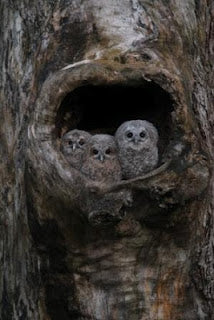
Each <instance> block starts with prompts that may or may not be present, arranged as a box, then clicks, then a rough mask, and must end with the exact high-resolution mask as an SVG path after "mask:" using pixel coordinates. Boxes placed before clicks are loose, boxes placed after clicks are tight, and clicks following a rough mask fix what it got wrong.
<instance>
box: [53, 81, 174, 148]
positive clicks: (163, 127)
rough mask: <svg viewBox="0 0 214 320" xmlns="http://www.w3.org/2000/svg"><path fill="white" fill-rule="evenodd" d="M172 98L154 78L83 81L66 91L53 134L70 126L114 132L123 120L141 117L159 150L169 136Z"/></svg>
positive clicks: (97, 131) (61, 133) (64, 130)
mask: <svg viewBox="0 0 214 320" xmlns="http://www.w3.org/2000/svg"><path fill="white" fill-rule="evenodd" d="M172 110H173V101H172V99H171V97H170V95H169V93H167V92H166V91H165V90H163V89H162V88H161V87H160V86H158V85H157V84H156V83H154V82H152V81H151V82H145V83H143V85H139V86H138V85H135V86H128V85H112V86H110V85H109V86H104V85H102V86H99V85H96V86H95V85H87V86H82V87H78V88H76V89H75V90H73V91H72V92H70V93H69V94H67V95H66V97H65V98H64V100H63V101H62V103H61V105H60V108H59V110H58V112H57V117H56V134H57V136H58V137H61V136H62V135H63V134H64V133H66V132H68V131H69V130H72V129H75V128H77V129H80V130H85V131H89V132H90V133H92V134H93V133H108V134H114V133H115V131H116V129H117V128H118V126H120V125H121V124H122V123H123V122H124V121H127V120H134V119H142V120H148V121H150V122H152V123H153V124H154V125H155V126H156V128H157V130H158V132H159V136H160V145H159V151H160V152H162V151H163V149H164V148H165V147H166V145H167V144H168V143H169V138H170V136H171V128H172V119H171V112H172Z"/></svg>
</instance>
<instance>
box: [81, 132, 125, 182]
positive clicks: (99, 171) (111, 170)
mask: <svg viewBox="0 0 214 320" xmlns="http://www.w3.org/2000/svg"><path fill="white" fill-rule="evenodd" d="M81 171H82V172H83V173H84V174H85V175H87V176H88V177H89V178H90V179H92V180H94V181H100V182H104V183H113V182H117V181H120V180H121V174H122V173H121V166H120V163H119V159H118V150H117V145H116V143H115V139H114V137H113V136H111V135H108V134H96V135H94V136H92V137H91V138H90V139H89V141H88V144H87V147H86V152H85V154H84V157H83V165H82V169H81Z"/></svg>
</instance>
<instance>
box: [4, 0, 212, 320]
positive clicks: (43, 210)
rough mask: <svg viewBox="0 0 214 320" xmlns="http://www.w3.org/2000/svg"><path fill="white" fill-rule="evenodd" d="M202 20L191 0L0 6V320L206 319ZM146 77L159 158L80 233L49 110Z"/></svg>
mask: <svg viewBox="0 0 214 320" xmlns="http://www.w3.org/2000/svg"><path fill="white" fill-rule="evenodd" d="M213 17H214V5H213V2H212V1H202V0H201V1H193V0H182V1H165V0H162V1H140V0H139V1H136V0H131V1H128V0H125V1H124V0H123V1H122V0H117V1H116V0H110V1H104V0H101V1H100V0H99V1H98V0H88V1H80V0H73V1H48V0H45V1H23V0H19V1H16V0H14V1H6V0H2V1H1V3H0V20H1V31H0V37H1V46H0V65H1V71H2V72H1V73H0V83H1V87H0V108H1V117H0V138H1V140H0V154H1V157H0V158H1V160H0V165H1V174H0V179H1V180H0V181H1V193H0V210H1V211H0V214H1V216H0V228H1V242H0V243H1V265H0V268H1V272H0V275H1V276H0V291H1V304H0V318H1V319H97V320H98V319H99V320H101V319H102V320H107V319H115V320H116V319H127V320H128V319H131V320H135V319H139V320H140V319H141V320H143V319H144V320H148V319H151V320H156V319H158V320H167V319H170V320H173V319H176V320H178V319H185V320H190V319H191V320H193V319H194V320H195V319H214V307H213V306H214V301H213V300H214V299H213V297H214V270H213V261H214V254H213V246H214V244H213V239H214V234H213V233H214V232H213V231H214V230H213V223H214V222H213V215H214V203H213V201H214V200H213V199H214V197H213V150H214V148H213V140H214V138H213V137H214V132H213V128H214V126H213V120H214V108H213V98H214V91H213V61H214V22H213ZM80 61H83V63H78V62H80ZM150 80H152V81H153V82H155V83H156V84H158V85H159V86H161V87H162V88H163V89H164V90H165V91H166V92H168V94H169V95H170V97H171V98H172V101H173V102H174V111H173V113H172V115H171V121H172V125H173V130H171V135H172V136H171V140H172V143H171V144H170V145H169V148H168V150H167V151H166V154H165V156H166V158H167V157H172V159H173V164H172V165H171V166H170V167H169V168H166V170H164V171H163V172H162V173H160V175H158V176H154V177H151V179H149V181H148V188H147V191H148V194H149V196H148V194H146V195H145V194H143V193H142V190H141V189H142V186H141V183H138V184H137V185H135V187H136V188H137V189H140V191H139V190H138V192H139V193H138V192H137V195H136V203H135V205H134V207H133V208H130V209H129V210H128V211H129V212H128V215H127V217H126V218H124V219H123V220H121V221H120V222H119V223H118V224H116V225H113V226H111V227H110V228H108V227H105V228H101V227H99V228H94V227H93V226H90V224H89V223H88V222H87V219H85V218H84V217H83V218H82V216H80V211H79V207H78V206H79V197H80V195H81V194H80V193H81V192H82V190H81V192H80V189H79V188H75V186H76V185H79V184H80V181H81V183H82V186H83V187H84V186H85V188H86V189H87V192H88V188H89V185H88V182H87V181H85V178H84V177H83V176H80V175H79V173H78V172H77V171H74V170H71V169H70V168H69V166H68V164H67V163H66V161H65V159H64V158H63V157H62V155H61V154H60V151H59V147H58V139H56V135H55V133H54V132H55V131H54V130H55V120H56V113H57V110H58V108H59V105H60V103H61V101H62V99H63V97H64V96H65V95H66V93H69V92H70V91H71V90H73V89H74V88H76V87H78V86H80V85H84V84H87V83H89V84H94V85H106V84H108V85H110V86H111V85H115V84H120V85H126V86H129V85H133V83H135V82H136V83H137V84H140V83H141V82H145V81H150ZM179 143H181V144H182V145H183V146H184V150H185V152H183V153H182V152H181V153H178V154H177V153H176V151H175V150H174V149H173V148H175V146H176V145H177V144H179ZM175 149H176V148H175ZM71 186H72V187H71ZM92 187H94V186H92ZM83 189H84V188H83Z"/></svg>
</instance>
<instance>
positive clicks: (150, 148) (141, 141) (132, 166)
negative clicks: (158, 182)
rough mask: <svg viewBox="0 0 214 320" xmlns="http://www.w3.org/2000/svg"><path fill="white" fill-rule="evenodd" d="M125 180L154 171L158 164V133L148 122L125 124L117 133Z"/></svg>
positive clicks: (135, 121) (136, 121)
mask: <svg viewBox="0 0 214 320" xmlns="http://www.w3.org/2000/svg"><path fill="white" fill-rule="evenodd" d="M115 140H116V142H117V145H118V150H119V160H120V164H121V167H122V173H123V178H124V179H131V178H135V177H137V176H140V175H144V174H145V173H147V172H149V171H151V170H153V169H154V168H155V167H156V166H157V163H158V147H157V142H158V132H157V129H156V128H155V127H154V125H153V124H152V123H150V122H148V121H146V120H131V121H126V122H124V123H123V124H122V125H121V126H120V127H119V128H118V129H117V131H116V133H115Z"/></svg>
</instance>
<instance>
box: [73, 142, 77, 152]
mask: <svg viewBox="0 0 214 320" xmlns="http://www.w3.org/2000/svg"><path fill="white" fill-rule="evenodd" d="M76 148H77V145H76V143H73V144H72V150H73V151H75V150H76Z"/></svg>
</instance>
